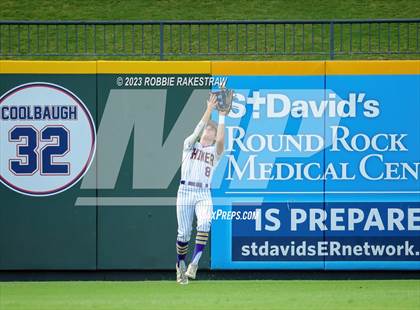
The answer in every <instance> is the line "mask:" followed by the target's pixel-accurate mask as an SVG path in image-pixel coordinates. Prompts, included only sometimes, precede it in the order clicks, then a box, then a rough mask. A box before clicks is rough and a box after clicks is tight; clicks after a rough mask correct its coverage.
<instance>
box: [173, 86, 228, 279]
mask: <svg viewBox="0 0 420 310" xmlns="http://www.w3.org/2000/svg"><path fill="white" fill-rule="evenodd" d="M216 107H217V97H216V95H215V94H210V97H209V99H208V100H207V109H206V111H205V112H204V115H203V117H202V118H201V120H200V122H199V123H198V125H197V127H196V128H195V129H194V132H193V133H192V134H191V135H190V136H189V137H187V138H186V139H185V141H184V147H183V152H182V167H181V182H180V185H179V189H178V195H177V201H176V215H177V221H178V235H177V242H176V252H177V263H176V276H177V282H178V283H180V284H188V278H192V279H195V277H196V273H197V268H198V262H199V260H200V257H201V255H202V253H203V250H204V247H205V245H206V243H207V239H208V237H209V231H210V222H211V217H212V213H213V204H212V200H211V193H210V184H211V178H212V175H213V171H214V169H215V167H216V166H217V164H218V162H219V159H220V157H221V154H222V153H223V150H224V136H225V134H224V131H225V125H224V123H225V115H226V114H227V113H228V111H224V112H223V111H219V124H218V126H217V128H216V125H215V123H213V122H212V121H211V120H210V116H211V112H212V110H213V109H214V108H216ZM200 133H202V134H201V137H200V140H199V141H197V139H198V137H199V135H200ZM194 213H195V215H196V217H197V235H196V239H195V248H194V253H193V256H192V260H191V262H190V264H189V266H188V269H187V268H186V263H185V257H186V255H187V252H188V241H190V236H191V229H192V222H193V217H194Z"/></svg>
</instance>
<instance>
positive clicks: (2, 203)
mask: <svg viewBox="0 0 420 310" xmlns="http://www.w3.org/2000/svg"><path fill="white" fill-rule="evenodd" d="M39 81H43V82H50V83H55V84H59V85H61V86H63V87H65V88H67V89H69V90H71V91H73V92H74V93H75V94H77V96H79V98H80V99H81V100H82V101H83V102H84V103H85V104H86V106H87V107H88V108H89V110H90V112H91V114H92V117H93V118H94V120H95V121H96V92H95V89H96V76H95V75H23V74H16V75H15V74H1V75H0V93H1V94H4V93H5V92H6V91H8V90H10V89H12V88H14V87H15V86H17V85H21V84H25V83H29V82H39ZM1 139H4V137H1ZM79 188H80V182H79V183H77V184H76V185H75V186H74V187H72V188H70V189H69V190H67V191H65V192H63V193H61V194H59V195H54V196H49V197H30V196H25V195H22V194H18V193H16V192H14V191H12V190H10V189H8V188H7V187H5V186H4V185H1V186H0V269H2V270H5V269H95V268H96V260H97V256H96V255H97V253H96V239H97V228H96V220H97V210H96V206H93V207H75V205H74V204H75V201H76V198H77V197H78V196H79V195H80V190H79ZM90 192H91V194H92V195H95V190H93V191H92V190H91V191H90Z"/></svg>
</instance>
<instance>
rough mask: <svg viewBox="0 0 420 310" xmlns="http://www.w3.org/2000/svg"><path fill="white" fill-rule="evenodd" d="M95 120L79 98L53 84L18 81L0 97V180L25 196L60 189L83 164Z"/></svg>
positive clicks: (92, 151) (90, 147)
mask: <svg viewBox="0 0 420 310" xmlns="http://www.w3.org/2000/svg"><path fill="white" fill-rule="evenodd" d="M95 148H96V135H95V125H94V122H93V119H92V116H91V114H90V112H89V110H88V109H87V107H86V106H85V104H84V103H83V102H82V101H81V100H80V99H79V98H78V97H77V96H76V95H75V94H73V93H72V92H71V91H69V90H68V89H65V88H63V87H61V86H59V85H55V84H51V83H44V82H35V83H28V84H23V85H19V86H17V87H15V88H13V89H11V90H10V91H8V92H6V93H5V94H4V95H3V96H1V98H0V156H1V157H0V165H1V166H0V180H1V182H3V183H4V184H5V185H6V186H7V187H9V188H11V189H13V190H14V191H16V192H19V193H21V194H25V195H30V196H49V195H54V194H58V193H61V192H63V191H65V190H67V189H69V188H70V187H71V186H73V185H74V184H76V183H77V181H79V180H80V179H81V178H82V177H83V175H84V174H85V173H86V172H87V170H88V169H89V166H90V164H91V163H92V160H93V157H94V154H95Z"/></svg>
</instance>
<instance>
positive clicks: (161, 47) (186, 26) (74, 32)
mask: <svg viewBox="0 0 420 310" xmlns="http://www.w3.org/2000/svg"><path fill="white" fill-rule="evenodd" d="M419 25H420V19H395V20H320V21H0V58H25V57H28V58H34V57H39V56H48V57H53V56H65V57H79V58H80V57H85V56H93V57H119V56H122V57H137V58H158V59H168V58H174V57H177V58H182V57H189V58H191V57H200V56H207V57H212V56H236V55H239V56H317V57H320V58H329V59H334V58H336V57H340V56H344V57H351V56H353V55H357V56H358V57H359V55H361V56H366V55H374V56H375V55H377V56H378V57H381V56H383V57H389V56H391V55H407V56H406V57H410V56H409V55H412V56H411V57H417V56H418V55H420V49H419V28H420V26H419ZM374 56H373V57H374Z"/></svg>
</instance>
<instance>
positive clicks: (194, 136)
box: [184, 94, 217, 149]
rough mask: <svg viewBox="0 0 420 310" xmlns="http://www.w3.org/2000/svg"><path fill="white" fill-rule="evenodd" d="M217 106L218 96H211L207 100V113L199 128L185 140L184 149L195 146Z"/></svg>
mask: <svg viewBox="0 0 420 310" xmlns="http://www.w3.org/2000/svg"><path fill="white" fill-rule="evenodd" d="M216 105H217V97H216V95H215V94H210V97H209V99H208V100H207V108H206V111H205V112H204V114H203V117H202V118H201V120H200V122H199V123H198V124H197V126H196V127H195V129H194V131H193V133H192V134H191V135H189V136H188V137H187V138H186V139H185V140H184V149H189V148H191V147H192V146H193V145H194V143H195V141H196V140H197V138H198V136H199V135H200V133H201V131H202V130H203V128H204V127H205V126H206V124H207V123H208V121H209V119H210V116H211V111H212V110H213V109H214V108H215V107H216Z"/></svg>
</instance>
